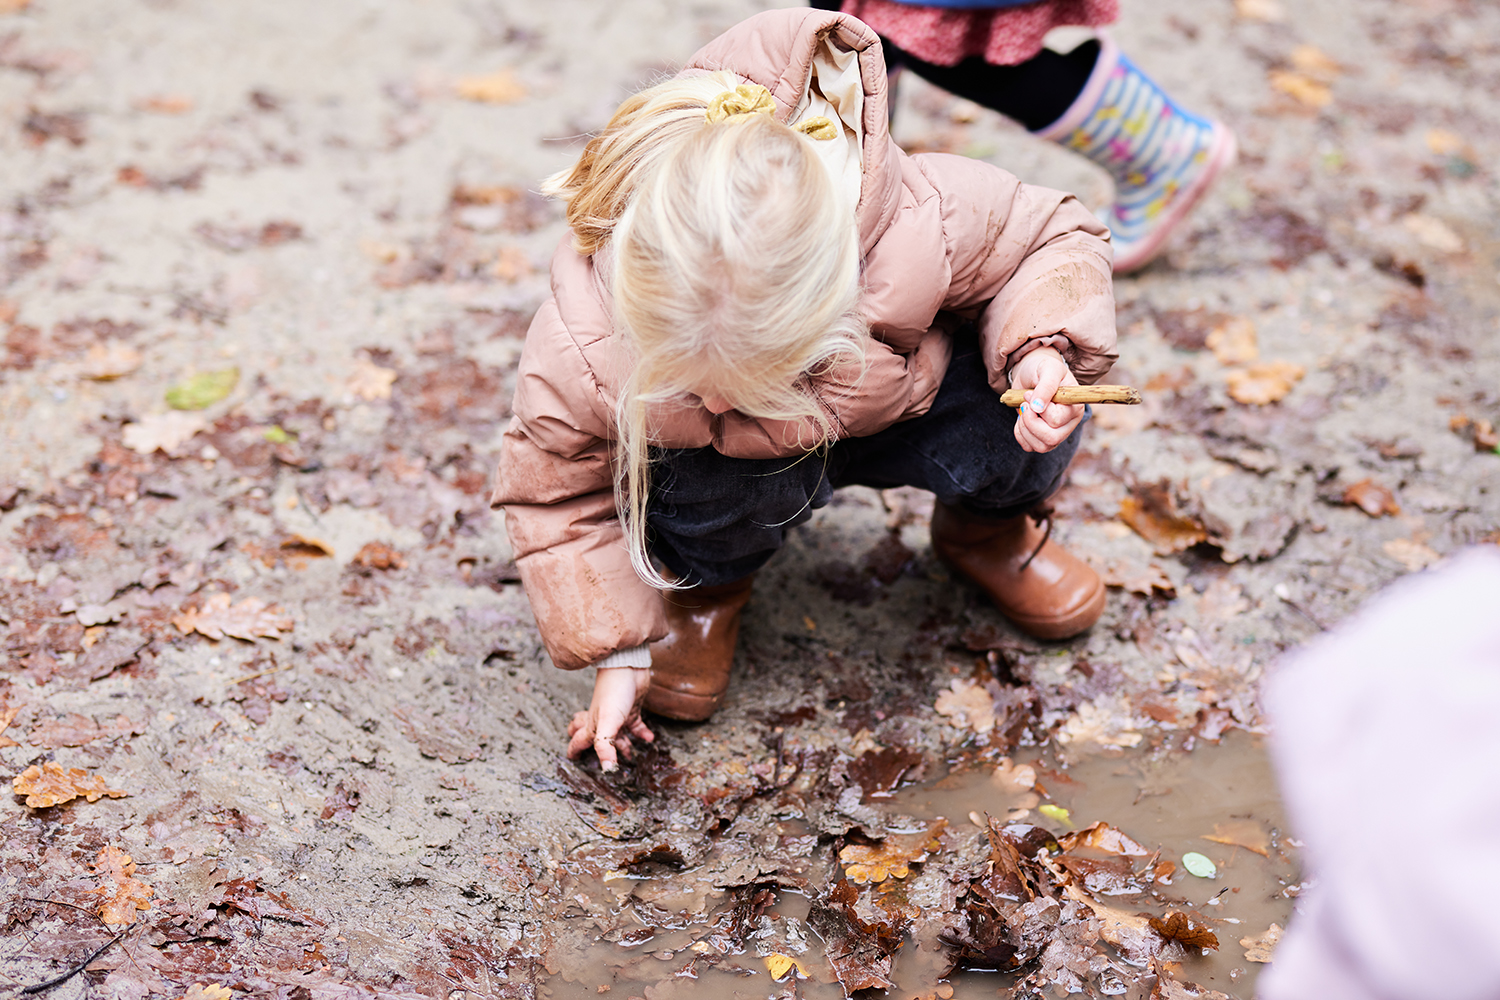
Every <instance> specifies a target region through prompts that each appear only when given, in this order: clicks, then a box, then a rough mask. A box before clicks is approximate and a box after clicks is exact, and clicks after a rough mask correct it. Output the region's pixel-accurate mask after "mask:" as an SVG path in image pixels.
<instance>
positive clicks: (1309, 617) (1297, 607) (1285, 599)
mask: <svg viewBox="0 0 1500 1000" xmlns="http://www.w3.org/2000/svg"><path fill="white" fill-rule="evenodd" d="M1277 596H1280V595H1277ZM1281 602H1282V603H1283V604H1285V605H1286V606H1287V607H1289V608H1291V609H1292V610H1293V611H1295V612H1297V614H1299V615H1301V616H1302V617H1303V618H1306V619H1307V620H1308V621H1310V622H1312V623H1313V624H1314V625H1316V626H1317V627H1318V631H1320V632H1327V631H1328V626H1327V625H1324V624H1323V623H1322V622H1320V621H1318V620H1317V619H1316V618H1314V617H1313V616H1312V614H1311V613H1310V612H1309V611H1307V609H1305V608H1303V607H1302V605H1300V604H1298V603H1297V602H1296V601H1294V600H1292V599H1291V598H1290V597H1282V598H1281Z"/></svg>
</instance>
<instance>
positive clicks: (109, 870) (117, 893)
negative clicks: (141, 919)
mask: <svg viewBox="0 0 1500 1000" xmlns="http://www.w3.org/2000/svg"><path fill="white" fill-rule="evenodd" d="M93 867H94V871H95V872H96V873H97V874H98V875H99V877H100V880H101V881H102V883H103V884H102V885H100V886H99V888H97V889H90V890H89V892H90V893H92V894H94V895H97V896H103V897H104V900H103V902H102V903H101V904H100V907H99V919H101V920H103V921H104V922H105V923H106V924H133V923H135V918H136V914H137V913H138V912H139V911H141V910H149V909H151V896H152V893H154V892H155V891H156V890H154V889H152V888H151V886H149V885H147V884H146V883H145V882H142V881H140V880H139V879H136V878H134V877H133V876H134V875H135V861H134V860H133V859H132V858H131V857H130V855H128V854H126V853H125V852H124V851H122V850H120V849H119V848H118V847H106V848H105V849H104V850H102V851H100V852H99V857H98V860H96V861H95V862H94V866H93Z"/></svg>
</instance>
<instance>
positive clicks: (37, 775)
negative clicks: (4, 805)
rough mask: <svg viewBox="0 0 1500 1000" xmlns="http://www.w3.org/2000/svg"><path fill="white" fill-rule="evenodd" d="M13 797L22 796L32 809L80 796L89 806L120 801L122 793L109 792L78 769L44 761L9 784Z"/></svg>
mask: <svg viewBox="0 0 1500 1000" xmlns="http://www.w3.org/2000/svg"><path fill="white" fill-rule="evenodd" d="M12 785H13V786H14V788H15V791H16V794H17V795H24V796H26V804H27V805H28V806H31V807H32V808H33V809H45V808H47V807H48V806H57V805H62V804H63V803H64V802H71V801H72V800H73V799H76V798H78V797H79V796H80V795H81V796H83V797H84V798H86V799H88V800H89V801H90V802H98V801H99V799H100V798H101V797H102V796H105V795H108V796H109V797H110V798H112V799H119V798H123V797H124V796H125V795H126V794H128V793H126V792H122V791H120V790H119V789H114V788H110V787H109V786H108V785H106V784H105V783H104V779H103V778H101V777H99V776H98V775H93V774H89V773H88V772H87V771H85V770H84V769H83V768H81V767H69V768H64V767H63V766H62V765H61V764H57V763H53V762H51V761H48V762H47V763H45V764H42V765H40V766H38V765H36V764H33V765H31V766H30V767H28V768H27V769H26V770H24V771H22V772H21V773H20V774H18V775H16V778H15V781H13V782H12Z"/></svg>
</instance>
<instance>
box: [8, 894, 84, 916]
mask: <svg viewBox="0 0 1500 1000" xmlns="http://www.w3.org/2000/svg"><path fill="white" fill-rule="evenodd" d="M21 898H22V899H24V900H26V902H28V903H46V904H48V905H50V906H66V907H68V908H69V909H73V910H77V911H78V912H79V913H87V914H88V915H89V916H94V915H95V914H94V911H93V910H90V909H88V908H86V907H82V906H75V905H74V904H72V903H64V902H63V901H62V900H60V899H37V898H36V897H35V896H22V897H21Z"/></svg>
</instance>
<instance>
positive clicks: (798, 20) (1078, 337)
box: [494, 9, 1116, 770]
mask: <svg viewBox="0 0 1500 1000" xmlns="http://www.w3.org/2000/svg"><path fill="white" fill-rule="evenodd" d="M886 123H887V109H886V72H885V66H884V64H883V62H882V58H881V54H880V46H879V44H878V41H877V39H876V36H875V34H874V33H873V32H872V31H871V30H870V29H869V28H867V27H865V26H864V25H863V24H862V23H861V22H859V21H857V20H855V19H854V18H851V17H847V16H845V15H842V14H836V13H827V12H821V11H812V10H795V9H794V10H773V11H767V12H765V13H763V14H759V15H757V16H755V17H752V18H750V19H749V20H747V21H745V22H743V23H742V24H740V25H738V26H737V27H735V28H733V29H731V30H730V31H728V32H727V33H725V34H724V35H722V36H720V37H719V38H718V39H716V40H715V41H713V42H711V43H710V44H709V45H708V46H706V47H705V48H704V49H703V50H701V51H700V52H699V53H698V54H697V55H696V56H694V57H693V59H692V60H691V62H689V64H688V67H687V68H686V69H685V70H683V71H682V72H681V73H680V74H678V75H677V76H676V77H675V78H673V79H671V80H668V81H667V82H665V83H662V84H660V85H658V86H655V87H652V88H650V89H648V90H645V91H642V92H641V93H639V94H636V95H635V96H634V97H632V98H630V99H629V100H627V101H626V102H625V103H624V104H623V105H621V107H620V109H619V110H618V111H617V112H616V113H615V115H614V117H613V118H612V119H611V120H610V122H609V124H608V126H606V128H605V129H604V131H603V132H602V133H601V134H599V135H598V136H596V137H595V138H594V139H593V140H592V141H590V142H589V144H588V146H587V148H586V149H585V150H584V153H583V155H582V156H581V157H580V158H579V160H578V162H577V163H576V164H575V165H574V166H573V167H572V168H571V169H569V170H566V171H564V172H563V173H561V174H558V175H557V176H555V177H553V178H552V179H550V180H549V181H548V183H547V186H546V188H545V190H546V191H547V192H548V193H549V194H552V195H554V196H556V197H559V198H561V199H563V200H564V201H566V202H567V206H568V210H567V215H568V222H569V225H570V227H571V230H572V233H571V238H570V239H569V240H566V241H564V243H563V245H562V246H560V247H559V248H558V250H557V253H556V255H555V256H554V257H553V261H552V287H553V295H552V298H551V299H549V300H548V301H547V303H546V304H545V305H543V306H542V308H541V310H540V311H539V312H538V313H537V316H536V318H535V320H534V321H533V323H532V326H531V329H530V331H529V333H528V334H527V338H526V346H525V349H524V351H523V353H522V356H521V362H520V370H519V375H518V381H517V387H516V397H515V402H514V409H513V412H514V414H515V416H514V418H513V420H512V422H511V426H510V428H509V429H508V431H507V432H506V435H505V438H504V444H503V447H502V451H501V457H500V472H499V484H498V486H497V488H496V491H495V495H494V503H495V504H496V505H497V506H502V507H503V508H504V510H505V517H506V526H507V529H508V531H509V534H510V539H511V544H512V546H513V548H514V551H515V556H516V562H517V565H518V566H519V568H520V573H521V579H522V581H523V583H524V585H525V587H526V592H527V594H528V596H529V597H530V599H531V603H532V607H533V610H534V612H535V614H536V620H537V625H538V628H539V629H540V631H541V635H542V639H543V641H544V643H545V644H546V647H547V651H548V653H549V654H550V655H551V657H552V660H553V662H554V663H555V664H556V665H557V666H559V667H561V668H563V669H567V670H574V669H581V668H585V667H592V668H594V670H595V682H594V696H593V701H592V704H591V705H590V707H589V708H588V710H586V711H580V712H579V713H578V714H577V715H576V716H575V717H574V719H573V721H572V723H571V724H570V726H569V735H570V737H571V739H570V742H569V745H568V752H569V754H570V755H572V756H577V755H579V754H581V753H583V752H584V751H585V750H587V749H588V748H589V747H590V746H592V747H593V748H594V749H595V750H596V751H597V753H598V755H599V758H600V760H601V762H602V763H603V766H604V767H605V769H606V770H609V769H613V768H614V767H615V766H616V759H617V755H618V754H620V753H626V754H628V752H629V745H630V739H631V737H635V738H638V739H641V740H645V741H649V740H651V739H652V733H651V731H650V729H649V728H648V727H647V726H646V724H645V723H644V722H643V721H642V719H641V714H640V713H641V709H642V708H643V707H644V708H646V709H649V710H651V711H653V712H655V713H657V714H660V715H663V716H666V717H668V718H674V719H687V720H701V719H706V718H708V717H709V715H710V714H712V712H713V711H714V710H715V709H716V708H717V707H718V706H719V704H720V702H721V701H722V700H723V697H724V693H725V691H726V689H727V688H728V685H729V673H730V666H731V664H732V662H733V659H734V648H735V641H736V638H737V635H738V631H739V622H740V614H741V610H742V609H743V608H744V606H745V603H746V601H748V600H749V597H750V590H751V583H752V580H753V577H754V574H755V572H756V571H757V570H758V569H759V568H760V567H761V566H763V565H764V564H765V563H766V561H767V560H768V559H770V557H771V556H772V555H773V554H774V553H775V552H776V551H777V549H778V548H780V547H781V545H782V543H783V542H784V541H785V539H786V534H787V531H788V529H790V528H791V527H793V526H794V525H797V524H800V523H802V522H804V521H806V520H807V519H808V518H809V517H810V516H811V512H812V510H813V509H815V508H818V507H821V506H823V505H824V504H826V503H828V501H829V499H830V498H831V496H832V491H833V490H835V489H837V488H839V487H841V486H847V485H851V484H860V485H865V486H871V487H875V488H877V489H885V488H889V487H895V486H901V485H909V486H916V487H920V488H922V489H926V490H930V491H932V492H933V493H934V494H936V497H937V505H936V508H935V512H934V515H933V519H932V543H933V548H934V551H936V553H937V554H938V555H939V556H940V557H942V558H943V559H945V560H947V561H948V562H949V563H950V564H951V565H952V566H953V567H954V568H956V569H957V570H958V571H959V572H960V573H961V574H962V575H963V576H965V577H966V578H968V579H969V580H971V581H972V582H974V583H975V584H977V585H978V586H979V587H980V588H981V589H983V590H984V592H985V593H986V594H987V595H988V596H989V598H990V599H991V600H992V601H993V602H994V603H995V605H996V606H997V607H998V608H999V609H1000V611H1001V612H1002V613H1004V614H1005V615H1006V616H1007V617H1009V618H1010V619H1011V621H1013V622H1014V623H1015V624H1016V625H1017V626H1018V627H1019V628H1021V629H1023V630H1024V631H1026V632H1028V633H1030V634H1032V635H1034V636H1038V637H1040V638H1047V639H1061V638H1066V637H1068V636H1071V635H1076V634H1077V633H1079V632H1082V631H1083V630H1085V629H1087V628H1089V627H1090V626H1091V625H1093V624H1094V622H1095V621H1096V620H1098V618H1099V615H1100V613H1101V611H1102V609H1103V606H1104V587H1103V584H1102V582H1101V581H1100V579H1099V577H1098V575H1097V574H1095V573H1094V572H1093V571H1092V570H1091V569H1089V567H1088V566H1086V565H1085V564H1084V563H1082V562H1081V561H1079V560H1078V559H1076V558H1075V557H1073V556H1072V555H1070V554H1069V553H1067V552H1066V551H1065V550H1064V549H1062V548H1061V547H1060V546H1059V545H1058V544H1057V543H1056V542H1055V541H1052V540H1051V539H1050V538H1049V531H1048V530H1046V529H1044V528H1043V527H1042V525H1041V523H1040V522H1039V521H1038V520H1034V519H1033V518H1030V517H1028V516H1027V515H1028V512H1030V511H1032V510H1034V509H1035V508H1036V507H1037V506H1038V505H1039V504H1041V503H1042V502H1043V501H1045V500H1046V499H1047V498H1048V497H1049V496H1050V495H1051V494H1052V493H1053V492H1054V491H1055V490H1056V489H1057V488H1058V486H1059V485H1060V484H1061V480H1062V477H1063V474H1064V472H1065V471H1066V469H1067V466H1068V462H1069V461H1070V459H1071V458H1072V455H1073V452H1074V450H1075V449H1076V447H1077V443H1078V431H1079V428H1080V425H1081V423H1082V420H1083V416H1084V409H1083V407H1081V406H1064V405H1061V404H1057V403H1052V402H1051V399H1052V395H1053V393H1054V392H1055V391H1056V389H1057V388H1058V386H1059V385H1076V384H1078V383H1079V382H1085V383H1090V382H1094V381H1096V380H1098V379H1099V378H1100V377H1101V376H1103V375H1104V373H1105V372H1107V371H1108V370H1109V368H1110V366H1111V364H1112V363H1113V361H1114V359H1115V356H1116V355H1115V350H1114V343H1115V329H1114V300H1113V295H1112V291H1111V282H1110V264H1111V258H1110V247H1109V243H1108V232H1107V230H1105V228H1104V227H1103V226H1102V225H1101V224H1100V223H1099V221H1098V220H1097V219H1095V218H1094V216H1093V215H1091V214H1090V213H1089V212H1088V211H1087V210H1086V209H1085V208H1084V207H1083V206H1082V205H1081V204H1080V203H1079V202H1078V201H1077V200H1075V199H1074V198H1073V197H1072V196H1070V195H1067V194H1064V193H1062V192H1058V191H1051V190H1047V189H1045V188H1039V187H1033V186H1030V185H1025V184H1022V183H1020V182H1019V181H1017V180H1016V178H1015V177H1013V176H1011V175H1010V174H1008V173H1006V172H1005V171H1003V170H1000V169H998V168H996V167H993V166H990V165H988V164H986V163H982V162H979V161H976V160H970V159H965V158H963V157H959V156H951V155H945V154H920V155H916V156H907V155H906V154H904V153H903V152H902V151H901V150H900V149H899V148H898V147H897V146H896V145H895V144H894V143H893V142H892V141H891V139H890V136H889V134H888V131H887V127H886ZM1010 387H1017V388H1022V389H1024V390H1026V394H1027V399H1028V403H1027V405H1025V406H1023V407H1022V408H1021V410H1020V411H1016V410H1012V409H1010V408H1009V407H1007V406H1005V405H1004V404H1002V403H1001V402H1000V397H999V393H1000V392H1001V391H1003V390H1005V389H1006V388H1010Z"/></svg>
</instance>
